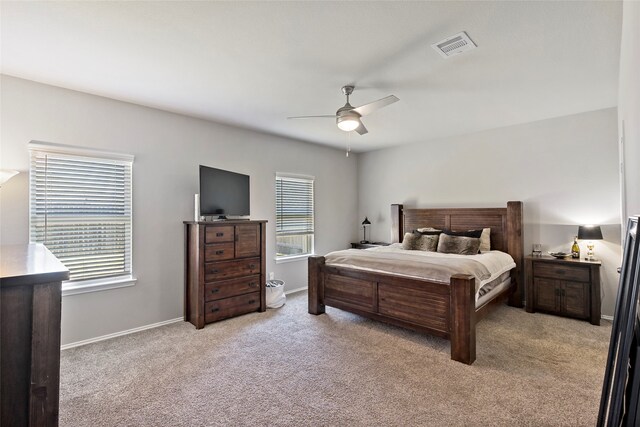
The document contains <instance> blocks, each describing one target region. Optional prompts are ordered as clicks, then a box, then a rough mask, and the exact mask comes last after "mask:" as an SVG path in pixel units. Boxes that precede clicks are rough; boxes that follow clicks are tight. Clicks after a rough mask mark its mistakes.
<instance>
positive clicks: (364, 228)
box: [360, 216, 371, 243]
mask: <svg viewBox="0 0 640 427" xmlns="http://www.w3.org/2000/svg"><path fill="white" fill-rule="evenodd" d="M367 225H371V222H370V221H369V218H367V217H366V216H365V217H364V221H362V241H361V242H360V243H369V242H368V241H367Z"/></svg>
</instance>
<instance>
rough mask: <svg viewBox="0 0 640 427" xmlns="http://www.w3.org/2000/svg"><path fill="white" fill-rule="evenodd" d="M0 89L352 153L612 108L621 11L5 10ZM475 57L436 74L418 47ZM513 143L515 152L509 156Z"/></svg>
mask: <svg viewBox="0 0 640 427" xmlns="http://www.w3.org/2000/svg"><path fill="white" fill-rule="evenodd" d="M1 12H2V17H1V24H2V29H1V37H2V40H1V43H2V44H1V47H2V73H4V74H8V75H12V76H17V77H21V78H25V79H30V80H35V81H38V82H43V83H48V84H52V85H56V86H61V87H65V88H70V89H75V90H79V91H83V92H88V93H92V94H97V95H102V96H106V97H110V98H115V99H119V100H123V101H129V102H133V103H137V104H142V105H146V106H150V107H156V108H160V109H164V110H169V111H173V112H178V113H184V114H187V115H191V116H196V117H202V118H206V119H210V120H215V121H219V122H226V123H231V124H235V125H239V126H244V127H249V128H253V129H258V130H261V131H265V132H269V133H274V134H278V135H285V136H288V137H291V138H296V139H300V140H304V141H309V142H314V143H320V144H327V145H331V146H336V147H341V148H344V147H345V145H346V143H347V134H346V133H344V132H342V131H340V130H339V129H338V128H337V127H336V126H335V123H334V122H333V121H332V120H331V119H314V120H298V121H295V120H286V117H287V116H293V115H308V114H333V113H334V112H335V111H336V110H337V109H338V108H339V107H340V106H342V105H343V104H344V101H345V100H344V97H343V95H342V93H341V92H340V88H341V86H343V85H345V84H347V83H353V84H355V85H356V90H355V92H354V94H353V96H352V98H351V101H352V102H351V103H352V104H353V105H356V106H357V105H361V104H364V103H367V102H370V101H373V100H376V99H379V98H382V97H383V96H386V95H389V94H394V95H396V96H398V97H399V98H400V102H397V103H395V104H393V105H390V106H389V107H386V108H384V109H381V110H378V111H376V112H375V113H373V114H372V115H371V116H368V117H366V118H365V119H364V120H363V121H364V123H365V125H366V126H367V127H368V129H369V134H367V135H364V136H360V135H357V134H355V133H353V132H352V135H350V137H351V143H352V147H353V149H354V151H368V150H372V149H377V148H381V147H386V146H391V145H397V144H407V143H413V142H421V141H426V140H429V139H433V138H438V137H446V136H451V135H456V134H464V133H470V132H476V131H480V130H484V129H490V128H496V127H502V126H508V125H513V124H517V123H525V122H531V121H535V120H541V119H546V118H550V117H557V116H563V115H567V114H574V113H578V112H583V111H590V110H596V109H601V108H607V107H612V106H616V105H617V81H618V62H619V52H620V29H621V14H622V7H621V3H620V2H617V1H616V2H609V1H596V2H574V1H567V2H564V1H553V2H537V1H536V2H521V1H517V2H479V1H472V2H452V1H444V2H377V1H370V2H356V1H343V2H303V1H299V2H77V3H76V2H8V1H2V4H1ZM460 31H467V33H468V34H469V36H470V37H471V38H472V39H473V40H474V41H475V42H476V44H477V45H478V48H477V49H474V50H472V51H470V52H468V53H465V54H463V55H459V56H456V57H452V58H449V59H443V58H441V57H440V56H439V55H438V54H437V53H436V52H435V51H434V50H433V49H432V48H431V47H430V44H431V43H434V42H437V41H440V40H441V39H444V38H446V37H448V36H451V35H453V34H455V33H458V32H460ZM514 143H517V141H514Z"/></svg>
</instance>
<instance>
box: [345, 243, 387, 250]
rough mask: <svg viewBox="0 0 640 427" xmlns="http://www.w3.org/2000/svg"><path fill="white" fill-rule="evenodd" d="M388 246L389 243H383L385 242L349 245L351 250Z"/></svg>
mask: <svg viewBox="0 0 640 427" xmlns="http://www.w3.org/2000/svg"><path fill="white" fill-rule="evenodd" d="M390 244H391V243H385V242H372V243H351V249H369V248H377V247H378V246H389V245H390Z"/></svg>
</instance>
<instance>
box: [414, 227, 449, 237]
mask: <svg viewBox="0 0 640 427" xmlns="http://www.w3.org/2000/svg"><path fill="white" fill-rule="evenodd" d="M415 232H416V233H420V234H425V235H427V236H436V235H439V234H440V233H442V230H439V229H437V228H432V227H423V228H417V229H416V230H415Z"/></svg>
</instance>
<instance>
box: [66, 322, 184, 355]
mask: <svg viewBox="0 0 640 427" xmlns="http://www.w3.org/2000/svg"><path fill="white" fill-rule="evenodd" d="M183 320H184V317H177V318H175V319H171V320H164V321H162V322H158V323H152V324H151V325H145V326H140V327H138V328H133V329H127V330H126V331H120V332H115V333H113V334H107V335H102V336H100V337H95V338H89V339H88V340H82V341H76V342H72V343H70V344H65V345H63V346H60V350H66V349H68V348H73V347H80V346H81V345H87V344H91V343H94V342H98V341H104V340H109V339H111V338H115V337H121V336H122V335H129V334H133V333H136V332H140V331H145V330H147V329H153V328H158V327H160V326H164V325H169V324H171V323H177V322H182V321H183Z"/></svg>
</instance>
